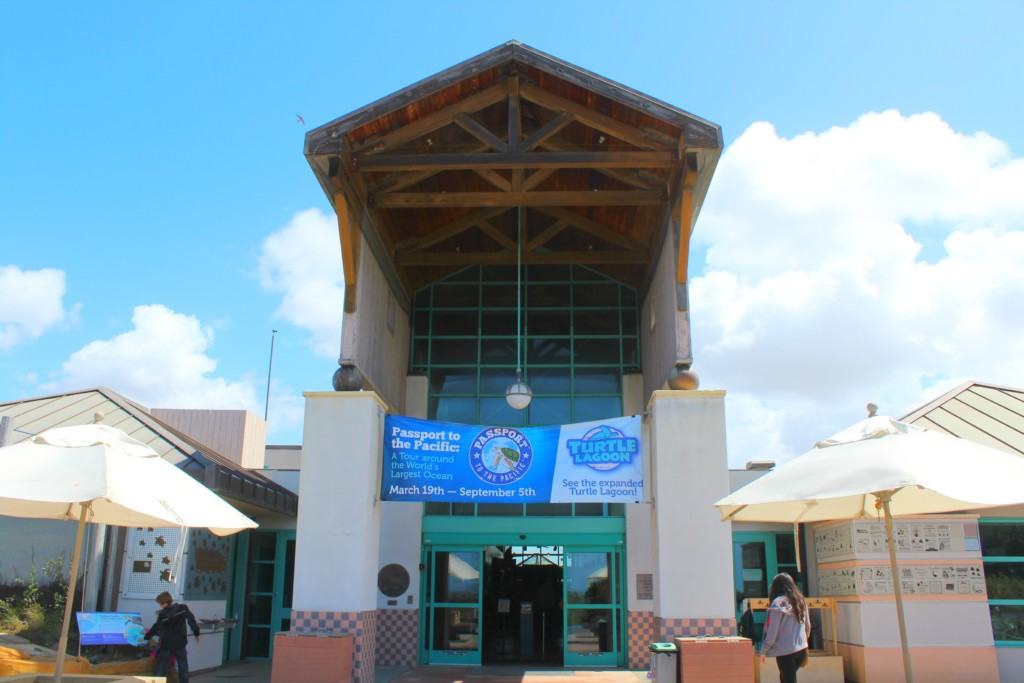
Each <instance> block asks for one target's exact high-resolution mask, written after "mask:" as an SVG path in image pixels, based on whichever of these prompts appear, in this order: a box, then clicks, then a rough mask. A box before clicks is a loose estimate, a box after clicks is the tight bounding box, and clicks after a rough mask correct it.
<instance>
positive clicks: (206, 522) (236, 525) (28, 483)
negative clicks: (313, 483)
mask: <svg viewBox="0 0 1024 683" xmlns="http://www.w3.org/2000/svg"><path fill="white" fill-rule="evenodd" d="M0 472H3V476H2V477H0V514H2V515H9V516H12V517H30V518H34V519H66V520H76V521H77V522H78V531H77V533H76V535H75V549H74V552H73V553H72V557H71V576H70V580H69V582H68V597H67V601H66V602H65V605H64V623H63V625H62V627H61V635H60V644H59V645H58V648H57V663H56V668H55V671H54V680H55V681H57V682H58V683H59V681H60V680H61V677H62V674H63V671H64V655H65V650H66V649H67V640H68V627H69V625H70V622H71V603H72V599H73V598H74V594H75V584H76V582H77V580H78V566H79V562H80V558H81V552H82V532H83V531H84V529H85V523H86V522H92V523H94V524H110V525H114V526H130V527H131V526H135V527H137V526H143V527H158V526H165V527H166V526H176V527H207V528H209V529H210V531H212V532H213V533H215V534H218V535H221V536H225V535H228V534H233V533H237V532H239V531H241V530H243V529H252V528H255V527H256V526H257V525H256V523H255V522H253V521H252V520H251V519H249V518H248V517H246V516H245V515H243V514H242V513H240V512H239V511H238V510H236V509H235V508H233V507H231V506H230V505H228V504H227V503H226V502H224V500H222V499H221V498H220V497H218V496H217V495H216V494H215V493H213V492H212V491H210V490H209V489H208V488H206V487H205V486H203V485H202V484H201V483H199V482H198V481H196V480H195V479H193V478H192V477H190V476H189V475H187V474H186V473H185V472H183V471H181V470H180V469H178V468H177V467H175V466H174V465H172V464H171V463H170V462H168V461H166V460H164V459H163V458H161V457H160V456H159V455H157V454H156V452H155V451H153V449H151V448H149V447H148V446H146V445H144V444H142V443H140V442H138V441H136V440H135V439H132V438H131V437H129V436H128V435H127V434H125V433H124V432H122V431H120V430H118V429H114V428H113V427H107V426H105V425H95V424H94V425H82V426H76V427H60V428H57V429H51V430H48V431H45V432H43V433H42V434H39V435H37V436H34V437H32V438H31V439H27V440H25V441H22V442H21V443H18V444H15V445H13V446H7V447H4V448H0Z"/></svg>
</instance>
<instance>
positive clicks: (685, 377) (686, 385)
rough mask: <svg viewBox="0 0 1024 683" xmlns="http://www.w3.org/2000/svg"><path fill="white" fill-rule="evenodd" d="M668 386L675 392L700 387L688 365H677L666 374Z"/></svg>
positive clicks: (695, 374)
mask: <svg viewBox="0 0 1024 683" xmlns="http://www.w3.org/2000/svg"><path fill="white" fill-rule="evenodd" d="M668 386H669V388H670V389H675V390H676V391H692V390H694V389H696V388H697V387H699V386H700V378H699V377H697V373H696V372H694V371H693V370H691V369H690V364H689V363H677V364H676V366H675V367H674V368H672V372H670V373H668Z"/></svg>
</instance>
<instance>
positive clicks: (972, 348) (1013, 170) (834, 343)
mask: <svg viewBox="0 0 1024 683" xmlns="http://www.w3.org/2000/svg"><path fill="white" fill-rule="evenodd" d="M1021 187H1024V159H1021V158H1015V157H1013V156H1012V155H1011V154H1010V152H1009V150H1008V148H1007V146H1006V145H1005V144H1003V143H1002V142H1000V141H999V140H996V139H994V138H993V137H991V136H989V135H987V134H985V133H976V134H973V135H965V134H962V133H958V132H957V131H954V130H953V129H952V128H950V127H949V126H948V125H947V124H946V123H945V122H944V121H942V119H941V118H939V117H938V116H936V115H935V114H920V115H915V116H903V115H901V114H899V113H898V112H895V111H888V112H883V113H872V114H865V115H864V116H862V117H860V118H859V119H858V120H857V121H855V122H854V123H853V124H851V125H850V126H848V127H844V128H832V129H830V130H828V131H825V132H823V133H818V134H815V133H806V134H802V135H798V136H796V137H794V138H782V137H780V136H779V135H778V134H777V133H776V131H775V130H774V128H773V127H772V126H771V125H769V124H767V123H757V124H754V125H753V126H751V127H750V128H749V129H748V130H747V131H746V132H744V133H743V134H742V135H741V136H740V137H739V138H738V139H737V140H736V141H735V142H734V143H733V144H732V145H731V146H730V147H729V149H728V150H727V151H726V152H725V154H724V155H723V157H722V160H721V163H720V164H719V167H718V171H717V173H716V178H715V180H714V182H713V183H712V189H711V192H710V193H709V196H708V198H707V201H706V202H705V205H704V207H703V209H702V213H701V217H700V220H699V222H698V225H697V231H696V234H695V240H696V242H697V244H699V245H702V246H704V247H706V250H707V251H706V254H707V256H706V262H705V264H704V267H703V274H702V275H701V276H700V277H697V278H695V279H694V281H693V282H692V285H691V301H692V303H693V314H692V315H693V328H694V337H695V354H694V355H695V369H696V370H697V371H698V372H699V373H700V374H701V376H702V380H703V384H704V385H705V386H722V387H724V388H726V389H728V390H730V392H731V395H732V398H731V399H730V402H729V411H730V413H729V416H728V418H729V425H730V427H729V430H730V431H729V439H730V459H731V462H732V463H733V464H741V463H743V462H744V461H746V460H750V459H760V458H764V457H775V458H780V459H784V458H786V457H789V456H791V455H794V454H796V453H799V452H801V451H803V450H804V449H806V448H807V447H809V446H810V445H811V444H812V443H813V442H814V441H816V440H817V439H820V438H822V437H825V436H828V435H829V434H831V433H832V432H834V431H836V430H838V429H839V428H841V427H843V426H845V425H847V424H849V423H851V422H853V421H855V420H857V419H860V418H861V417H863V415H864V412H863V406H864V404H866V403H867V402H868V401H874V402H876V403H879V404H880V405H881V406H882V409H883V411H884V412H888V413H892V414H896V415H899V414H902V413H903V412H906V411H908V410H910V409H912V408H914V407H916V406H918V405H920V404H921V403H923V402H924V400H925V399H926V398H929V397H932V396H934V395H936V393H938V392H939V391H940V390H941V389H948V388H949V387H950V386H952V385H954V384H956V383H957V382H958V381H960V380H964V379H972V378H973V379H982V380H989V381H993V382H997V383H1005V384H1011V385H1017V386H1024V356H1022V355H1021V354H1020V353H1019V350H1020V349H1021V348H1024V268H1021V266H1020V264H1021V263H1024V192H1021V190H1020V188H1021ZM924 246H928V247H930V249H929V251H930V252H932V253H933V254H934V253H938V254H939V255H938V256H937V257H935V256H934V255H933V257H932V258H930V259H929V260H927V261H926V260H925V259H924V258H923V257H922V256H921V254H922V249H923V247H924ZM936 250H937V251H936Z"/></svg>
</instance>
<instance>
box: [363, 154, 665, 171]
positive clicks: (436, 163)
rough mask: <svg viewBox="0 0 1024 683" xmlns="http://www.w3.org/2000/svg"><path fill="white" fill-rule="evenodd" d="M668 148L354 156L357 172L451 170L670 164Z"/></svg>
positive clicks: (629, 166)
mask: <svg viewBox="0 0 1024 683" xmlns="http://www.w3.org/2000/svg"><path fill="white" fill-rule="evenodd" d="M677 163H679V162H678V161H677V160H676V159H675V155H674V154H673V153H672V152H484V153H458V154H450V153H444V152H442V153H438V154H380V155H376V156H362V157H358V158H357V159H356V160H355V164H356V168H357V169H358V170H359V171H361V172H364V173H365V172H376V171H426V170H434V171H454V170H457V169H469V170H472V169H476V168H497V169H509V168H511V169H517V168H551V167H555V168H593V169H601V168H671V167H672V166H674V165H676V164H677Z"/></svg>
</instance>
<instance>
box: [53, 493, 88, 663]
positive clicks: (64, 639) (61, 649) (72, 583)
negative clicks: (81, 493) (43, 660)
mask: <svg viewBox="0 0 1024 683" xmlns="http://www.w3.org/2000/svg"><path fill="white" fill-rule="evenodd" d="M88 514H89V503H83V504H82V513H81V515H79V517H78V531H76V532H75V550H74V552H73V553H72V554H71V576H70V577H69V578H68V595H67V598H66V600H65V602H64V621H63V623H62V625H61V629H60V641H59V643H58V645H57V664H56V666H55V668H54V671H53V681H54V683H60V682H61V678H62V677H63V676H64V657H65V656H66V655H67V649H68V630H69V629H70V628H71V607H72V603H74V601H75V588H76V587H77V584H78V566H79V564H80V563H81V561H82V534H83V533H84V532H85V519H86V517H87V516H88Z"/></svg>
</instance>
